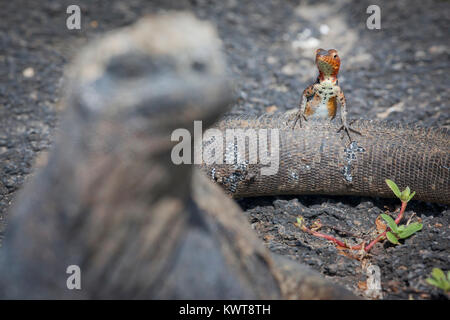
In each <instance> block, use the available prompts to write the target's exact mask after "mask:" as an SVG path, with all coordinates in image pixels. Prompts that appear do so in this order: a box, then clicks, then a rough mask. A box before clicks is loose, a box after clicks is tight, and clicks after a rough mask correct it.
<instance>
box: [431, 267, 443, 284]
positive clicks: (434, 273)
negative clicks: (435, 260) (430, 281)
mask: <svg viewBox="0 0 450 320" xmlns="http://www.w3.org/2000/svg"><path fill="white" fill-rule="evenodd" d="M431 275H432V276H433V278H435V279H436V280H438V281H440V280H446V279H445V274H444V271H442V270H441V269H439V268H433V271H432V272H431Z"/></svg>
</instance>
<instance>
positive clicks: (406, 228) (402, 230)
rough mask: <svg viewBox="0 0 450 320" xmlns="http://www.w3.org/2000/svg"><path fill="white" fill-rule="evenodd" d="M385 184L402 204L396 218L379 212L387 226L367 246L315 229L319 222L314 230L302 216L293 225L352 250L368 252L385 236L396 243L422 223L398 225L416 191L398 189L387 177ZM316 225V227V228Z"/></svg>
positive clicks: (407, 188) (419, 227)
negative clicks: (341, 239)
mask: <svg viewBox="0 0 450 320" xmlns="http://www.w3.org/2000/svg"><path fill="white" fill-rule="evenodd" d="M386 184H387V185H388V186H389V188H390V189H391V190H392V192H394V194H395V195H396V196H397V198H399V199H400V201H401V203H402V206H401V208H400V212H399V214H398V216H397V218H396V219H395V220H394V219H392V218H391V217H390V216H389V215H387V214H381V217H382V218H383V219H384V221H386V223H387V228H386V230H385V231H384V232H382V233H381V234H380V235H378V236H377V237H376V238H375V239H374V240H373V241H371V242H370V243H369V244H368V245H367V246H365V243H364V242H363V243H362V244H358V245H355V246H350V245H348V244H347V243H346V242H343V241H340V240H338V239H336V238H335V237H333V236H330V235H327V234H323V233H320V232H318V231H317V230H316V229H318V228H320V222H319V223H316V228H315V230H313V229H311V228H308V227H307V226H306V224H305V220H304V219H303V217H301V216H300V217H299V218H297V223H295V225H296V226H297V227H299V228H300V229H301V230H302V231H304V232H307V233H309V234H311V235H313V236H316V237H320V238H324V239H326V240H329V241H332V242H334V243H335V244H337V245H338V246H340V247H344V248H348V249H352V250H364V251H366V252H369V251H370V249H371V248H372V247H373V246H374V245H375V244H376V243H377V242H378V241H380V240H381V239H384V237H386V238H387V239H388V240H389V241H390V242H391V243H393V244H398V243H399V241H398V240H399V239H405V238H408V237H410V236H411V235H413V234H414V233H416V232H417V231H420V230H422V227H423V225H422V224H421V223H419V222H413V223H410V224H406V225H400V226H399V225H398V224H399V222H400V221H401V220H402V218H403V214H404V213H405V209H406V205H407V203H408V202H409V201H410V200H411V199H412V198H413V197H414V195H415V194H416V192H415V191H414V192H411V190H410V188H409V187H406V188H405V190H403V191H400V189H399V188H398V186H397V184H396V183H395V182H394V181H392V180H389V179H386ZM317 227H318V228H317Z"/></svg>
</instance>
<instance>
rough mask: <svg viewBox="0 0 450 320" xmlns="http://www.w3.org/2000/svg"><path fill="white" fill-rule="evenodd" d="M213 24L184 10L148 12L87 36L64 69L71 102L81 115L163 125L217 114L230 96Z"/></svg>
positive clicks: (164, 128) (162, 128)
mask: <svg viewBox="0 0 450 320" xmlns="http://www.w3.org/2000/svg"><path fill="white" fill-rule="evenodd" d="M225 69H226V68H225V63H224V59H223V56H222V44H221V41H220V39H219V38H218V37H217V33H216V31H215V29H214V27H213V26H212V25H211V24H210V23H208V22H203V21H199V20H197V19H196V18H195V17H194V16H193V15H191V14H188V13H171V14H163V15H150V16H147V17H145V18H143V19H141V20H139V21H138V22H137V23H135V24H133V25H130V26H127V27H125V28H122V29H119V30H114V31H111V32H109V33H108V34H106V35H104V36H103V37H102V38H99V39H97V41H93V42H91V44H90V46H88V47H87V48H86V49H85V50H83V51H82V52H81V54H80V55H79V57H78V59H77V60H76V63H75V64H74V65H73V66H72V67H71V69H70V70H69V79H71V82H70V83H69V86H68V87H69V89H68V90H69V100H70V101H69V103H68V104H69V105H74V106H78V107H77V108H78V112H81V113H83V114H84V115H86V119H87V120H90V119H92V118H96V119H105V120H108V121H111V122H116V123H120V124H121V125H122V126H123V125H124V124H126V125H127V126H128V124H130V122H127V120H129V119H130V120H132V122H133V124H136V123H138V124H143V125H144V126H147V127H148V130H149V131H151V132H153V133H154V132H159V133H167V132H171V131H172V130H173V129H174V128H180V127H184V128H186V127H187V126H189V125H192V122H193V121H194V120H202V121H203V126H204V127H206V126H207V125H209V124H211V123H212V122H213V121H215V120H217V118H218V117H219V115H221V114H222V113H224V112H225V111H226V106H227V104H229V102H230V101H231V90H229V89H230V87H229V83H228V81H227V78H226V70H225Z"/></svg>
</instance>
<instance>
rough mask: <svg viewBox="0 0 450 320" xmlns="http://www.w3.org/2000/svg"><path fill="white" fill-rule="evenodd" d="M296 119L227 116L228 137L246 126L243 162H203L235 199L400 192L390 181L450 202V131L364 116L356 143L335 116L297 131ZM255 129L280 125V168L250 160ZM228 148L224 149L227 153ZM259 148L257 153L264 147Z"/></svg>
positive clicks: (239, 141)
mask: <svg viewBox="0 0 450 320" xmlns="http://www.w3.org/2000/svg"><path fill="white" fill-rule="evenodd" d="M289 121H290V115H289V114H273V115H262V116H260V117H253V116H231V117H227V118H225V119H223V120H221V121H220V122H218V123H217V124H216V125H215V126H214V128H216V129H219V130H220V132H221V133H222V135H223V136H225V135H226V131H227V130H229V129H239V130H242V134H241V135H237V138H236V139H237V140H236V144H237V145H239V144H241V145H243V146H244V147H245V154H240V155H238V156H237V158H238V159H241V160H242V161H241V163H237V164H236V163H235V164H211V165H203V166H202V169H203V170H204V171H205V172H206V173H207V175H208V176H209V177H211V178H212V179H213V180H214V181H216V182H217V183H218V184H220V185H221V186H222V187H223V188H224V189H225V190H226V191H227V192H228V193H229V194H232V195H233V196H234V197H235V198H241V197H249V196H267V195H283V194H291V195H294V194H298V195H300V194H326V195H358V196H371V197H395V195H394V194H393V193H392V191H391V190H390V189H389V187H388V186H387V185H386V182H385V179H391V180H393V181H395V182H396V183H397V184H398V185H399V187H401V189H403V188H405V187H407V186H409V187H410V188H411V190H415V191H416V195H415V196H414V199H415V200H422V201H429V202H437V203H442V204H449V203H450V132H449V131H448V130H446V129H437V128H423V127H420V126H415V125H405V124H399V123H389V122H386V121H374V120H357V121H354V122H353V123H352V127H353V128H355V129H356V130H358V131H359V132H360V133H361V135H357V136H355V138H354V141H353V142H352V143H350V144H349V143H347V142H346V141H345V140H344V139H341V137H340V135H339V134H337V133H336V131H337V129H338V127H337V125H335V124H333V123H331V122H330V121H327V120H309V121H308V122H306V123H304V124H303V126H302V128H300V127H299V126H297V127H296V128H295V129H292V128H291V127H290V126H289V125H288V122H289ZM250 129H251V130H253V132H255V133H256V134H257V133H258V130H259V129H267V130H268V135H269V136H270V135H271V130H274V129H276V130H278V134H279V139H278V141H279V152H278V153H277V154H278V155H279V166H278V170H277V171H276V173H275V174H272V175H262V174H261V168H263V167H268V165H267V164H265V165H263V164H261V162H260V161H259V160H260V158H258V163H257V164H251V163H249V161H248V160H249V159H250V158H249V152H255V151H254V150H252V149H251V148H249V145H248V144H247V145H245V143H243V141H244V139H245V135H246V132H247V131H248V132H250V131H251V130H250ZM247 135H248V134H247ZM268 141H270V139H268ZM255 150H256V149H255ZM269 150H270V148H269ZM229 151H230V150H229V148H228V149H227V148H224V154H225V155H224V159H226V152H229ZM231 151H232V152H233V151H239V148H234V149H232V150H231ZM256 152H258V154H257V155H256V156H255V155H253V156H255V158H256V157H259V152H260V150H257V151H256ZM244 160H247V161H244Z"/></svg>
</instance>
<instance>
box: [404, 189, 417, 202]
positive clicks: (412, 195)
mask: <svg viewBox="0 0 450 320" xmlns="http://www.w3.org/2000/svg"><path fill="white" fill-rule="evenodd" d="M415 194H416V192H415V191H413V192H412V193H411V194H410V195H409V197H408V201H406V202H409V201H410V200H411V199H412V198H413V197H414V195H415Z"/></svg>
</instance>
